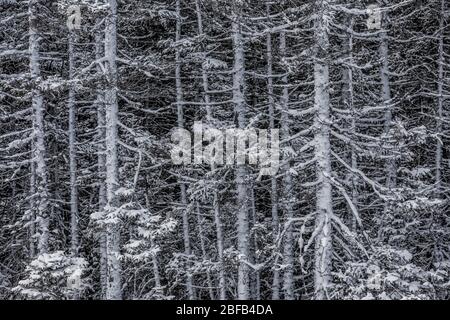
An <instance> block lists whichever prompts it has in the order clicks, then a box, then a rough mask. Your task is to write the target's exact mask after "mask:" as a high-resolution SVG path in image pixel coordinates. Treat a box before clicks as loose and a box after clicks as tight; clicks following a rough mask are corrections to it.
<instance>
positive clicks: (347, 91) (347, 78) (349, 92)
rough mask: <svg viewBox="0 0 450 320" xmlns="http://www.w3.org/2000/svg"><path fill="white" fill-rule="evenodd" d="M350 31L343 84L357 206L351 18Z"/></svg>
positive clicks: (346, 44)
mask: <svg viewBox="0 0 450 320" xmlns="http://www.w3.org/2000/svg"><path fill="white" fill-rule="evenodd" d="M347 27H348V29H349V30H350V32H349V34H348V36H347V39H346V43H345V44H344V50H345V52H346V53H347V59H346V65H345V66H344V69H343V79H342V80H343V82H344V85H343V86H344V88H343V92H342V97H343V104H344V107H346V108H347V110H348V111H349V112H350V115H351V120H350V130H349V131H350V132H349V133H350V136H351V137H352V138H351V139H350V162H351V168H352V171H353V172H352V173H350V174H351V191H352V203H353V204H354V205H355V206H356V205H357V203H358V178H357V175H356V174H355V173H354V172H356V170H357V167H358V158H357V153H356V145H355V137H356V136H355V135H356V117H357V114H356V112H355V105H354V92H353V65H354V59H353V34H352V32H353V18H349V20H348V25H347ZM348 210H349V212H350V216H351V217H352V218H351V220H352V230H353V231H355V230H356V219H355V218H354V216H353V214H352V213H351V208H349V209H348Z"/></svg>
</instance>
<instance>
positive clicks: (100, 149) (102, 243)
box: [95, 19, 108, 298]
mask: <svg viewBox="0 0 450 320" xmlns="http://www.w3.org/2000/svg"><path fill="white" fill-rule="evenodd" d="M96 24H97V25H99V24H100V19H97V20H96ZM103 51H104V48H103V35H102V32H100V30H97V31H96V33H95V59H96V60H100V59H101V58H102V57H103V56H104V52H103ZM97 72H98V73H99V74H101V73H102V69H101V67H100V66H99V65H97ZM104 98H105V96H104V91H103V89H102V88H101V86H98V88H97V99H96V105H97V139H98V144H97V166H98V169H97V170H98V176H99V180H98V184H99V189H98V210H99V212H104V211H105V208H106V204H107V202H108V200H107V199H106V178H105V177H106V150H105V139H106V116H105V99H104ZM99 250H100V252H99V253H100V286H101V295H102V298H106V287H107V276H108V259H107V250H106V230H105V227H104V226H103V225H102V226H101V229H100V231H99Z"/></svg>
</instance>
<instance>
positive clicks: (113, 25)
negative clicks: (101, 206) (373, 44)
mask: <svg viewBox="0 0 450 320" xmlns="http://www.w3.org/2000/svg"><path fill="white" fill-rule="evenodd" d="M108 11H109V12H108V17H107V19H106V22H105V23H106V26H105V56H106V61H107V62H108V84H107V89H106V91H105V108H106V130H105V134H106V136H105V140H106V199H107V209H108V212H109V211H111V210H114V209H115V208H118V207H119V199H118V197H117V195H116V190H117V189H118V186H119V164H118V151H117V149H118V139H119V138H118V131H117V125H118V116H119V107H118V102H117V62H116V59H117V1H116V0H109V8H108ZM106 233H107V234H106V250H107V287H106V298H107V299H108V300H120V299H122V279H121V265H120V260H119V255H120V223H119V222H116V223H108V224H107V232H106Z"/></svg>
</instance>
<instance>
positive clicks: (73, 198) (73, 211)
mask: <svg viewBox="0 0 450 320" xmlns="http://www.w3.org/2000/svg"><path fill="white" fill-rule="evenodd" d="M74 41H75V34H74V32H73V31H71V32H70V33H69V49H68V51H69V52H68V53H69V80H70V81H73V78H74V73H75V53H74ZM67 104H68V109H69V171H70V239H71V242H70V248H71V251H72V254H73V255H77V253H78V185H77V149H76V143H77V136H76V127H77V120H76V110H75V85H74V83H73V82H71V83H70V86H69V99H68V103H67Z"/></svg>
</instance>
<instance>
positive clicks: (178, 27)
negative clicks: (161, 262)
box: [175, 0, 195, 300]
mask: <svg viewBox="0 0 450 320" xmlns="http://www.w3.org/2000/svg"><path fill="white" fill-rule="evenodd" d="M176 12H177V25H176V34H175V41H176V42H179V41H180V40H181V9H180V0H177V2H176ZM175 64H176V68H175V82H176V83H175V86H176V91H177V115H178V127H179V128H184V114H183V88H182V84H181V57H180V50H179V49H178V48H176V51H175ZM180 189H181V190H180V192H181V205H182V206H183V209H182V213H183V217H182V219H183V240H184V253H185V255H186V257H187V259H190V256H191V243H190V238H189V216H188V210H187V207H188V202H187V196H186V185H185V184H184V183H182V182H181V183H180ZM187 265H188V268H189V266H190V263H188V264H187ZM186 290H187V295H188V299H189V300H193V299H194V298H195V293H194V287H193V285H192V275H191V273H190V270H187V277H186Z"/></svg>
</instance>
